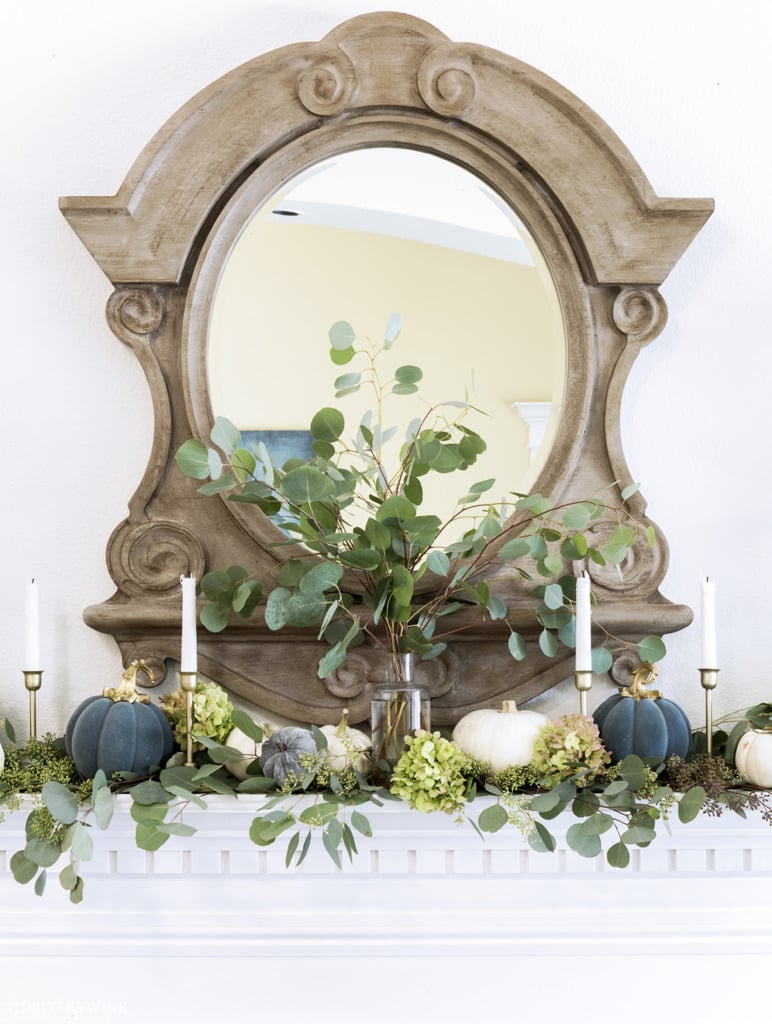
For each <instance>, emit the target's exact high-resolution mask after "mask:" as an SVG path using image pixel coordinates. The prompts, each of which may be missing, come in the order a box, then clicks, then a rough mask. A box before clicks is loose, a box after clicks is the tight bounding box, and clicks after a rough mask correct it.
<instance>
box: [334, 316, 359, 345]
mask: <svg viewBox="0 0 772 1024" xmlns="http://www.w3.org/2000/svg"><path fill="white" fill-rule="evenodd" d="M327 336H328V337H329V339H330V344H331V345H332V347H333V348H334V349H336V350H338V351H345V350H346V349H348V348H350V347H351V346H352V345H353V344H354V342H355V341H356V337H357V336H356V331H355V330H354V328H353V327H352V326H351V324H350V323H348V321H346V320H338V321H336V322H335V323H334V324H333V325H332V327H331V328H330V330H329V331H328V335H327Z"/></svg>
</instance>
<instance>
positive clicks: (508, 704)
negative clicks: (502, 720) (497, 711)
mask: <svg viewBox="0 0 772 1024" xmlns="http://www.w3.org/2000/svg"><path fill="white" fill-rule="evenodd" d="M501 710H502V711H503V712H504V713H505V714H507V715H514V714H515V713H516V711H517V702H516V701H514V700H503V701H502V702H501Z"/></svg>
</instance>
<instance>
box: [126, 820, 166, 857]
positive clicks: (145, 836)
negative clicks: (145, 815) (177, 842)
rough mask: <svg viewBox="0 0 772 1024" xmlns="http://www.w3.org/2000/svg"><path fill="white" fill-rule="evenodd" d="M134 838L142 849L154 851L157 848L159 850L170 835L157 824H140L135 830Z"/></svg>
mask: <svg viewBox="0 0 772 1024" xmlns="http://www.w3.org/2000/svg"><path fill="white" fill-rule="evenodd" d="M134 838H135V841H136V843H137V846H138V847H139V849H140V850H147V851H149V852H151V853H152V852H153V851H155V850H159V849H160V848H161V847H162V846H163V845H164V843H165V842H166V841H167V840H168V839H169V836H168V835H167V833H165V832H161V831H159V829H158V828H156V826H155V825H143V824H138V825H137V827H136V829H135V832H134Z"/></svg>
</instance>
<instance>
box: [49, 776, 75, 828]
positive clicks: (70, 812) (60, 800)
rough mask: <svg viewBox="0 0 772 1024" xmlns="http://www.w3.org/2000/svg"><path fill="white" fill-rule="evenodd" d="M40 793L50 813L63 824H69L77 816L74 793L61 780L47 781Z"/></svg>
mask: <svg viewBox="0 0 772 1024" xmlns="http://www.w3.org/2000/svg"><path fill="white" fill-rule="evenodd" d="M41 795H42V797H43V801H44V803H45V805H46V807H47V808H48V809H49V811H50V812H51V814H52V815H53V816H54V818H56V820H57V821H60V822H61V823H62V824H63V825H71V824H72V822H73V821H75V819H76V818H77V817H78V801H77V799H76V798H75V794H74V793H72V792H71V791H70V790H69V789H68V788H67V787H66V786H63V785H62V784H61V782H54V781H50V782H47V783H46V784H45V785H44V786H43V789H42V791H41Z"/></svg>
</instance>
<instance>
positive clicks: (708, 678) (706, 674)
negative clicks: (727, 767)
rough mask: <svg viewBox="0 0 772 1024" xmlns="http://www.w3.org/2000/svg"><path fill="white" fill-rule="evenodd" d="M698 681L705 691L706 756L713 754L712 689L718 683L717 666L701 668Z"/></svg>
mask: <svg viewBox="0 0 772 1024" xmlns="http://www.w3.org/2000/svg"><path fill="white" fill-rule="evenodd" d="M700 682H701V683H702V688H703V690H704V691H705V749H706V751H707V754H708V757H711V756H712V754H713V697H712V695H713V691H714V690H715V688H716V685H717V684H718V669H717V668H701V669H700Z"/></svg>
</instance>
